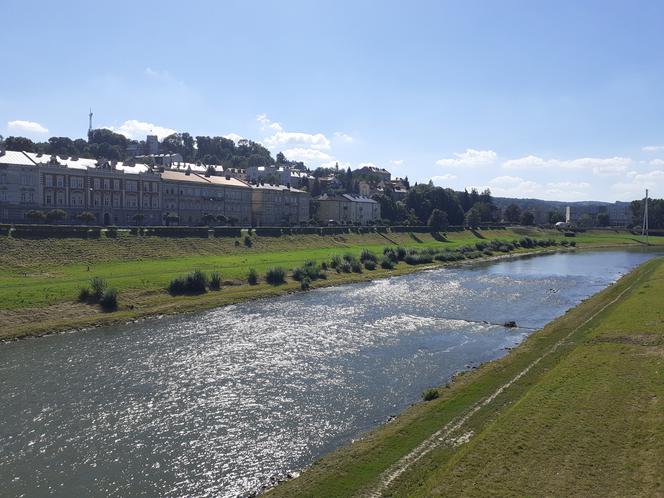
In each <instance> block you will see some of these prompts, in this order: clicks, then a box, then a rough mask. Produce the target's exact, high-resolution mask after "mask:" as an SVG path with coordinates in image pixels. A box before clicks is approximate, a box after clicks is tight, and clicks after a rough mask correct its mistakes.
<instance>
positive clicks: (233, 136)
mask: <svg viewBox="0 0 664 498" xmlns="http://www.w3.org/2000/svg"><path fill="white" fill-rule="evenodd" d="M224 138H228V139H230V140H232V141H233V142H235V144H236V145H237V143H238V142H239V141H240V140H244V137H243V136H242V135H238V134H237V133H228V134H227V135H224Z"/></svg>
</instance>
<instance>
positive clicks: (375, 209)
mask: <svg viewBox="0 0 664 498" xmlns="http://www.w3.org/2000/svg"><path fill="white" fill-rule="evenodd" d="M316 201H317V202H318V217H319V218H320V220H321V221H323V222H328V221H334V222H336V223H339V224H342V225H355V224H360V225H368V224H371V223H375V222H376V221H379V220H380V204H378V202H376V201H374V200H373V199H370V198H369V197H365V196H363V195H354V194H341V195H328V194H323V195H321V196H320V197H318V198H316Z"/></svg>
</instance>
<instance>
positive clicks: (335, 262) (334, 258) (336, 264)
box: [330, 254, 341, 268]
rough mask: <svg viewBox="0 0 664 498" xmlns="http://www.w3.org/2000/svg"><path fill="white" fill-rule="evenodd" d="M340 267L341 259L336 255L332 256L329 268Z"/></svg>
mask: <svg viewBox="0 0 664 498" xmlns="http://www.w3.org/2000/svg"><path fill="white" fill-rule="evenodd" d="M340 266H341V257H340V256H339V255H338V254H335V255H334V256H332V261H331V262H330V267H332V268H339V267H340Z"/></svg>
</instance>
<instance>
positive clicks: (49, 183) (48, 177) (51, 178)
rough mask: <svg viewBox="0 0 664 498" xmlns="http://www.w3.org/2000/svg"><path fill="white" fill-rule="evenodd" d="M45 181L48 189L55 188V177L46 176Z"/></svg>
mask: <svg viewBox="0 0 664 498" xmlns="http://www.w3.org/2000/svg"><path fill="white" fill-rule="evenodd" d="M44 181H45V182H46V186H47V187H52V186H53V177H52V176H51V175H44Z"/></svg>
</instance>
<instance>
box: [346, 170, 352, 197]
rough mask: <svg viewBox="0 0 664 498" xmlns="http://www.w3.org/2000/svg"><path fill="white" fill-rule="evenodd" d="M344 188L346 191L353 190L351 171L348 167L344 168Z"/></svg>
mask: <svg viewBox="0 0 664 498" xmlns="http://www.w3.org/2000/svg"><path fill="white" fill-rule="evenodd" d="M344 189H345V190H346V192H351V191H352V190H353V172H352V171H351V170H350V167H349V168H348V169H347V170H346V175H345V176H344Z"/></svg>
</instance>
